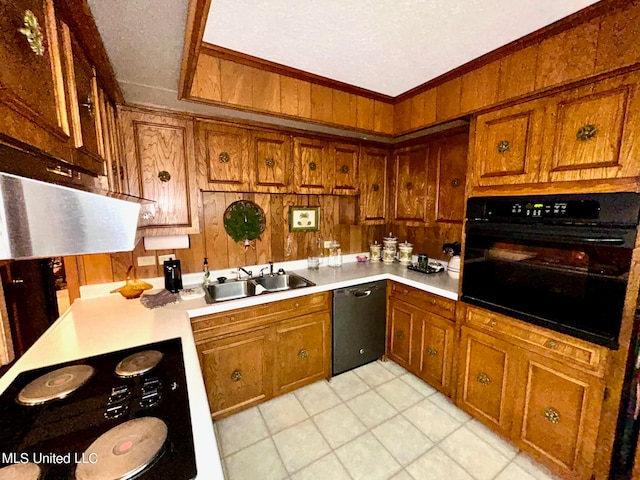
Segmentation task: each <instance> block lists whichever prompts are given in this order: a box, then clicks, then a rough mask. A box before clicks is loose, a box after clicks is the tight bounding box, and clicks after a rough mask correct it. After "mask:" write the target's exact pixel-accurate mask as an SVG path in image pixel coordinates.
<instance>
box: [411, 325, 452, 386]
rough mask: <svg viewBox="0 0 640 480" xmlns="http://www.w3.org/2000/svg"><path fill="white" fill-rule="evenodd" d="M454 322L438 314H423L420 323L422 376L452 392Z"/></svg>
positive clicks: (430, 382) (432, 383)
mask: <svg viewBox="0 0 640 480" xmlns="http://www.w3.org/2000/svg"><path fill="white" fill-rule="evenodd" d="M453 330H454V324H453V323H452V322H450V321H449V320H446V319H444V318H440V317H438V316H437V315H423V316H422V320H421V325H420V340H421V341H420V345H421V348H420V367H419V368H420V376H421V377H422V378H423V379H424V380H426V381H427V382H428V383H429V384H431V385H434V386H437V387H438V389H439V390H440V391H444V392H445V393H447V394H449V393H450V378H451V372H450V368H451V365H452V362H453Z"/></svg>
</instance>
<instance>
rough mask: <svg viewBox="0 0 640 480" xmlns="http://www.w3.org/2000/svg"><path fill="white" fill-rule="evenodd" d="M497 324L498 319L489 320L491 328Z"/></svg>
mask: <svg viewBox="0 0 640 480" xmlns="http://www.w3.org/2000/svg"><path fill="white" fill-rule="evenodd" d="M496 325H497V323H496V321H495V320H491V321H490V322H489V326H490V327H491V328H493V327H495V326H496Z"/></svg>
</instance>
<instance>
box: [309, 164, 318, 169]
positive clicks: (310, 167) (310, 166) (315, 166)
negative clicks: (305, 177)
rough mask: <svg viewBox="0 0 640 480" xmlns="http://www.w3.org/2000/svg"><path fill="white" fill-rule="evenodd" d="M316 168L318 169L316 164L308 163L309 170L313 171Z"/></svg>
mask: <svg viewBox="0 0 640 480" xmlns="http://www.w3.org/2000/svg"><path fill="white" fill-rule="evenodd" d="M316 168H318V166H317V165H316V162H309V170H311V171H313V170H315V169H316Z"/></svg>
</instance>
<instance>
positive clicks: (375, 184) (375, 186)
mask: <svg viewBox="0 0 640 480" xmlns="http://www.w3.org/2000/svg"><path fill="white" fill-rule="evenodd" d="M378 190H380V185H378V184H377V183H374V184H373V191H374V192H377V191H378Z"/></svg>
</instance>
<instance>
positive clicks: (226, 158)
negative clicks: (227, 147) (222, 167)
mask: <svg viewBox="0 0 640 480" xmlns="http://www.w3.org/2000/svg"><path fill="white" fill-rule="evenodd" d="M218 159H219V160H220V163H229V160H231V155H229V154H228V153H227V152H222V153H221V154H220V155H218Z"/></svg>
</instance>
